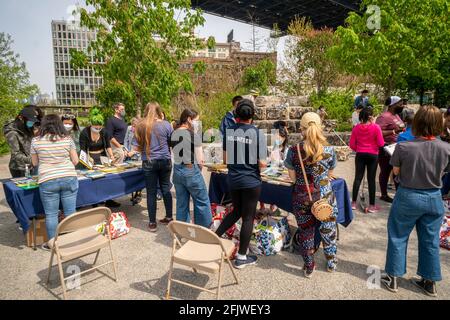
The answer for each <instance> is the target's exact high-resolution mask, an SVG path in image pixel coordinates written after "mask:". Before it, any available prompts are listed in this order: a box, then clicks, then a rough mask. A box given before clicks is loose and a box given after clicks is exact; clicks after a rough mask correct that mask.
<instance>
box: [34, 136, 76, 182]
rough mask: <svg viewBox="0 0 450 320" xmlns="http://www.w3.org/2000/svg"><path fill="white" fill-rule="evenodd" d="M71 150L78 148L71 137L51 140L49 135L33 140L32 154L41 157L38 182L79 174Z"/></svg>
mask: <svg viewBox="0 0 450 320" xmlns="http://www.w3.org/2000/svg"><path fill="white" fill-rule="evenodd" d="M70 150H76V149H75V143H74V142H73V140H72V138H70V137H65V138H62V139H59V140H57V141H55V142H52V141H50V140H49V136H48V135H47V136H45V137H42V138H41V137H36V138H34V139H33V140H32V142H31V154H36V155H37V156H38V159H39V179H38V183H43V182H46V181H49V180H54V179H59V178H66V177H76V176H77V172H76V170H75V166H74V165H73V163H72V161H71V160H70Z"/></svg>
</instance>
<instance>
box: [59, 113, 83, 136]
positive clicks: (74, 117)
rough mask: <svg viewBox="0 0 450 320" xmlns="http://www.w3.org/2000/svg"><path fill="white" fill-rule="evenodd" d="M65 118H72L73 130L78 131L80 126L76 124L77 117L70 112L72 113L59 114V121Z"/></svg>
mask: <svg viewBox="0 0 450 320" xmlns="http://www.w3.org/2000/svg"><path fill="white" fill-rule="evenodd" d="M65 120H72V122H73V129H72V130H73V131H75V132H77V131H80V126H79V125H78V120H77V117H76V116H75V115H74V114H72V113H65V114H63V115H62V116H61V121H63V122H64V121H65Z"/></svg>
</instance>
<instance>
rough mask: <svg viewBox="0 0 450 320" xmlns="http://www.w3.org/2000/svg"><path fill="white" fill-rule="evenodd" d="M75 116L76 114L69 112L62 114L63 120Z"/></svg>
mask: <svg viewBox="0 0 450 320" xmlns="http://www.w3.org/2000/svg"><path fill="white" fill-rule="evenodd" d="M75 118H76V116H75V115H74V114H69V113H66V114H64V115H63V116H62V119H63V120H74V119H75Z"/></svg>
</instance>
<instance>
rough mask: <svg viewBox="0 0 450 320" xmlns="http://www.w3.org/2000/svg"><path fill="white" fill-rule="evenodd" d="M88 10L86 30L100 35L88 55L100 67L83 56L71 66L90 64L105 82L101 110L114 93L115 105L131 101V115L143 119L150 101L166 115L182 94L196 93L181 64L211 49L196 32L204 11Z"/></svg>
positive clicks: (177, 7)
mask: <svg viewBox="0 0 450 320" xmlns="http://www.w3.org/2000/svg"><path fill="white" fill-rule="evenodd" d="M86 5H88V6H91V7H92V9H93V10H92V11H89V12H88V11H87V10H85V9H82V10H81V24H82V25H83V26H86V27H88V28H89V29H92V30H98V34H97V39H96V41H94V42H92V43H91V45H90V47H89V49H88V52H89V53H92V54H93V55H94V61H95V62H94V63H92V62H91V61H89V60H88V59H87V56H86V54H85V53H84V52H77V53H73V54H72V61H71V62H72V64H73V65H74V66H75V67H82V66H86V65H87V64H89V65H91V66H92V67H93V68H94V70H95V71H96V73H97V74H99V75H102V76H103V79H104V83H105V87H106V89H105V90H104V91H103V92H101V93H99V95H98V99H99V101H100V102H101V103H102V104H104V105H109V104H110V101H111V97H110V96H108V93H113V98H114V100H116V101H117V100H118V101H122V102H124V101H128V102H127V103H128V104H127V110H128V112H130V111H131V112H133V111H135V113H136V115H137V116H140V114H141V112H142V109H143V107H144V106H145V105H146V103H148V102H150V101H157V102H159V103H160V104H161V105H162V106H163V107H164V108H165V109H166V110H167V108H169V106H170V103H171V100H172V98H173V97H174V96H175V95H176V94H177V93H178V92H179V91H180V90H184V91H187V92H191V91H192V83H191V80H190V78H189V76H188V74H185V73H181V72H179V67H178V62H179V61H181V60H183V59H185V58H187V57H188V56H189V55H190V54H191V52H192V51H194V50H197V49H199V48H203V47H205V46H206V43H205V41H203V40H201V39H198V38H196V37H195V35H194V33H193V32H192V31H193V30H195V28H196V27H198V26H201V25H203V24H204V21H205V20H204V18H203V16H202V12H201V11H200V10H191V1H190V0H171V1H162V0H129V1H110V0H86ZM212 42H213V41H212V40H211V39H209V40H208V45H211V43H212ZM133 109H134V110H133Z"/></svg>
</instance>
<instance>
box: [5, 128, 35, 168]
mask: <svg viewBox="0 0 450 320" xmlns="http://www.w3.org/2000/svg"><path fill="white" fill-rule="evenodd" d="M3 134H4V136H5V139H6V142H7V143H8V145H9V148H10V151H11V159H10V160H9V169H11V170H20V171H25V165H27V164H28V165H29V166H30V167H31V153H30V149H31V139H33V137H32V136H30V135H28V134H27V133H26V132H24V131H23V129H20V128H19V126H18V125H17V122H16V121H15V120H13V121H10V122H7V123H6V124H5V125H4V126H3Z"/></svg>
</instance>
